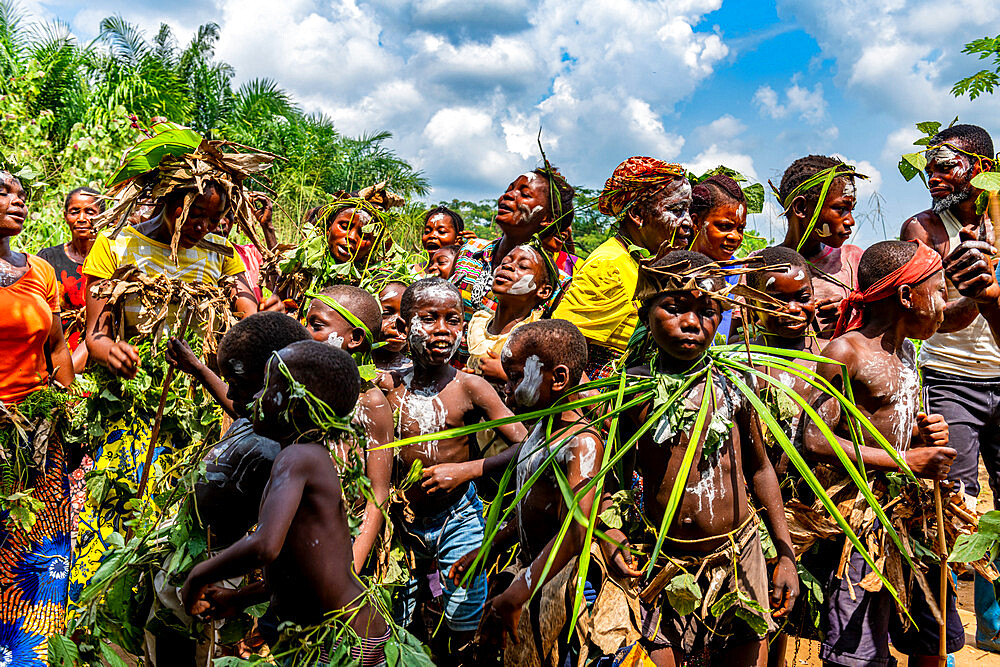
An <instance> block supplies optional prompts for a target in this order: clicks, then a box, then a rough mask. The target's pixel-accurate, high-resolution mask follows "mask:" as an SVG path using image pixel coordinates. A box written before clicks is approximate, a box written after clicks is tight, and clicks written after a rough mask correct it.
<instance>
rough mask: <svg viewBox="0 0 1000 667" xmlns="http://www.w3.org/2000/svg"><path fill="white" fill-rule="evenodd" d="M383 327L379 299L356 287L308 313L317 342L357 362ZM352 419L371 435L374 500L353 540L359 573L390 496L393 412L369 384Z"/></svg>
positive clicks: (321, 298) (320, 300) (336, 292)
mask: <svg viewBox="0 0 1000 667" xmlns="http://www.w3.org/2000/svg"><path fill="white" fill-rule="evenodd" d="M381 325H382V318H381V315H380V313H379V306H378V303H377V302H376V301H375V297H373V296H372V295H371V294H369V293H368V292H366V291H364V290H363V289H360V288H358V287H354V286H352V285H334V286H332V287H327V288H326V289H324V290H322V291H321V292H320V293H319V295H318V296H316V297H314V298H313V300H312V303H310V304H309V310H308V311H307V313H306V328H307V329H308V331H309V334H310V335H311V336H312V337H313V340H316V341H319V342H321V343H328V344H330V345H332V346H334V347H336V348H340V349H341V350H344V351H345V352H347V353H348V354H350V355H352V356H353V357H354V358H355V360H358V363H359V364H360V363H361V361H360V359H362V358H364V357H367V355H369V354H370V353H371V349H372V343H373V342H374V340H375V332H376V331H378V330H379V329H380V327H381ZM353 420H354V422H355V423H356V424H357V425H358V426H360V427H361V428H362V429H363V430H364V432H365V435H366V436H367V446H366V448H365V450H366V451H365V452H364V457H365V474H366V475H367V476H368V479H370V480H371V483H372V496H373V497H372V498H371V499H369V500H368V501H367V502H365V503H364V517H363V519H362V521H361V532H360V533H359V534H358V536H357V537H356V538H355V540H354V567H355V569H356V570H357V571H358V572H361V569H362V568H363V567H364V566H365V563H366V562H367V561H368V557H369V555H370V554H371V550H372V547H373V546H374V545H375V542H376V541H378V537H379V534H380V533H381V532H382V511H383V509H384V508H385V503H386V500H387V499H388V498H389V481H390V478H391V477H392V452H390V451H389V450H388V449H383V448H382V445H387V444H389V443H390V442H392V410H391V409H390V408H389V403H387V402H386V400H385V394H383V393H382V390H381V389H379V388H378V387H375V386H372V385H370V384H369V383H367V382H366V383H363V384H362V392H361V396H360V398H358V404H357V406H356V407H355V409H354V414H353ZM359 444H360V443H359ZM336 454H337V456H339V457H340V458H341V460H345V459H346V457H347V455H348V452H347V451H346V450H343V451H340V450H338V451H337V452H336ZM352 503H358V505H359V506H357V507H354V508H352V512H354V511H356V510H360V509H361V508H360V505H361V499H360V498H349V499H348V504H349V505H350V504H352Z"/></svg>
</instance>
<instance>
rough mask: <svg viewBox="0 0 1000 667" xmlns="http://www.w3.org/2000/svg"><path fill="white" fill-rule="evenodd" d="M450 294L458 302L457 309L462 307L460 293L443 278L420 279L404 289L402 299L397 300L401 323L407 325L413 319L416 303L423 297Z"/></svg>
mask: <svg viewBox="0 0 1000 667" xmlns="http://www.w3.org/2000/svg"><path fill="white" fill-rule="evenodd" d="M444 294H450V295H452V296H454V297H455V300H456V301H458V307H459V308H460V309H461V308H463V307H464V304H463V302H462V292H461V291H460V290H459V289H458V287H456V286H455V285H454V284H453V283H451V282H450V281H448V280H445V279H444V278H438V277H433V278H421V279H420V280H418V281H416V282H415V283H413V284H412V285H410V286H409V287H407V288H406V291H405V292H403V296H402V298H400V300H399V315H400V316H401V317H402V318H403V321H404V322H406V323H407V324H409V322H410V319H411V318H412V317H413V312H414V311H415V310H416V309H417V302H418V301H419V300H420V299H421V298H422V297H424V296H435V297H437V296H441V295H444Z"/></svg>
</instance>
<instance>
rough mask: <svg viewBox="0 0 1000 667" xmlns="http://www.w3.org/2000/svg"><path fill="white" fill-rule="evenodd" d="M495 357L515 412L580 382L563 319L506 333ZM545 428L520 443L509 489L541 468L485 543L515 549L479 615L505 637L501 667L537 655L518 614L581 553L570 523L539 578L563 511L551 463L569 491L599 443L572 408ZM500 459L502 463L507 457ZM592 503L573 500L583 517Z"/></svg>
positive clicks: (581, 534)
mask: <svg viewBox="0 0 1000 667" xmlns="http://www.w3.org/2000/svg"><path fill="white" fill-rule="evenodd" d="M502 356H503V365H504V369H505V371H506V373H507V377H508V378H509V379H508V382H507V388H506V390H507V403H508V405H510V406H511V407H512V408H513V409H515V410H517V411H519V412H531V411H533V410H542V409H545V408H548V407H550V406H552V405H553V404H554V403H555V402H556V401H558V400H560V399H561V398H563V397H564V396H566V395H567V394H571V393H572V392H573V391H574V389H575V387H576V386H577V385H578V384H579V383H580V377H581V376H582V374H583V368H584V366H586V364H587V340H586V339H585V338H584V337H583V334H581V333H580V331H579V329H577V328H576V327H575V326H573V325H572V324H570V323H569V322H567V321H566V320H542V321H540V322H531V323H528V324H525V325H524V326H523V327H520V328H518V329H517V330H516V331H514V332H513V333H512V334H511V335H510V338H509V339H508V340H507V344H506V346H505V347H504V349H503V355H502ZM551 428H552V435H551V438H549V439H548V440H547V439H546V430H547V420H541V421H539V422H538V424H536V425H535V428H534V429H533V430H532V431H531V433H530V434H529V435H528V438H527V439H526V440H525V441H524V442H523V443H522V444H521V446H520V449H519V452H518V456H517V468H516V474H515V477H514V479H515V481H516V489H515V492H520V491H521V489H522V488H523V487H524V486H525V483H526V482H527V480H528V479H529V478H530V477H531V476H532V475H533V474H535V473H536V472H537V471H538V470H539V469H540V468H543V466H544V467H545V468H546V470H545V471H544V472H543V473H542V474H541V476H540V477H538V478H537V479H536V480H535V482H534V483H533V484H532V485H531V487H530V489H529V490H528V492H527V493H526V494H525V496H524V497H523V498H522V499H521V501H520V502H519V503H518V505H517V508H516V515H515V516H516V520H514V521H509V522H508V523H507V524H506V525H505V526H504V527H503V528H502V529H501V530H500V532H499V533H498V534H497V536H496V537H495V538H494V541H493V547H492V550H493V552H494V553H502V552H503V551H504V550H505V549H506V548H507V547H509V546H511V545H512V544H515V543H516V544H517V545H518V546H519V551H518V564H519V566H520V567H519V570H520V572H519V573H518V575H517V577H516V578H515V579H514V581H513V583H511V585H510V586H509V587H508V588H507V589H506V590H504V591H503V592H502V593H500V594H499V595H497V596H496V597H494V598H492V599H491V600H489V602H487V609H486V614H487V617H489V616H490V615H494V616H496V617H498V620H499V621H500V626H499V627H497V626H494V627H495V629H496V632H498V633H499V632H503V634H504V636H505V637H510V638H511V639H512V640H513V642H510V643H506V642H505V645H506V649H505V653H506V655H505V662H506V663H507V664H511V662H514V661H520V660H521V659H522V658H521V656H522V655H523V654H524V653H525V652H529V653H530V652H534V653H535V654H537V652H538V651H539V650H542V651H544V650H545V648H543V647H536V646H535V642H534V641H533V639H532V637H533V633H532V631H531V627H532V623H531V620H530V619H529V617H528V615H525V616H523V617H522V614H521V612H522V610H523V609H524V605H525V603H526V602H527V601H528V599H529V598H530V597H531V596H532V595H533V594H534V593H535V592H536V591H539V590H540V589H543V588H545V587H546V584H548V582H550V581H551V580H552V579H554V578H556V577H557V576H558V575H559V573H560V572H561V571H562V569H563V568H564V567H566V566H567V565H570V564H571V561H573V560H574V558H575V557H576V556H578V555H579V554H580V553H581V552H583V551H584V550H585V549H586V545H585V541H586V540H585V538H586V532H587V531H586V527H585V526H583V525H581V524H579V523H577V522H575V521H574V522H572V523H571V524H570V527H569V530H568V531H567V533H566V535H565V536H564V539H563V540H562V543H561V545H560V546H559V549H558V551H557V552H556V553H555V557H554V559H553V561H552V564H551V567H550V569H549V571H548V573H547V574H546V575H545V577H544V578H543V577H542V572H543V570H544V569H545V564H546V562H547V561H548V559H549V557H550V554H552V550H553V548H554V547H555V540H556V535H557V534H558V533H559V530H560V528H561V527H562V524H563V521H564V520H565V518H566V515H567V512H568V508H567V507H566V504H565V501H564V500H563V496H562V493H561V492H560V490H559V484H558V482H557V481H556V473H555V472H554V471H553V469H552V467H551V466H558V467H559V468H560V470H561V471H562V475H563V476H564V477H565V479H566V481H567V482H568V484H569V486H570V487H571V488H572V489H573V491H574V492H577V491H579V490H580V489H581V488H582V487H583V486H584V485H586V484H587V483H588V482H589V481H590V480H591V479H592V478H593V477H594V475H595V474H596V473H597V471H598V470H599V469H600V466H601V461H602V460H603V457H604V442H603V441H602V440H601V437H600V435H599V434H598V433H597V431H596V430H595V429H593V428H592V427H591V425H590V424H589V422H588V421H587V420H586V419H585V417H584V415H583V414H582V413H581V412H580V411H579V410H569V411H566V412H564V413H561V414H559V415H557V416H556V417H555V418H553V419H552V422H551ZM554 451H558V454H556V456H555V459H554V460H553V461H552V463H551V465H545V461H546V459H548V457H549V456H550V455H551V454H552V452H554ZM501 456H503V455H501ZM492 458H493V459H496V458H499V457H492ZM504 459H505V460H509V457H504ZM489 464H490V460H487V465H489ZM593 502H594V491H593V490H591V491H590V492H588V493H587V494H585V495H584V496H583V497H582V498H581V499H580V502H579V504H578V507H579V510H580V512H582V513H583V515H585V516H589V515H590V511H591V507H592V505H593ZM477 554H478V551H476V552H472V553H470V554H468V555H467V556H465V557H463V558H462V559H461V561H459V563H457V564H456V565H455V566H454V567H453V568H452V570H451V576H452V578H453V579H454V580H455V582H456V583H457V582H459V581H461V579H462V577H463V576H464V574H465V571H466V569H467V568H468V567H469V566H470V565H471V564H472V562H473V561H474V560H475V557H476V555H477ZM542 595H543V596H545V597H546V599H552V598H551V596H555V598H556V599H559V598H560V595H561V596H562V597H563V598H564V597H565V591H564V590H563V591H560V590H558V589H553V590H546V591H544V592H543V593H542ZM567 615H568V614H567ZM527 657H528V656H524V659H525V662H529V663H530V662H531V661H529V660H528V659H527ZM564 659H565V656H561V657H560V660H559V661H558V662H557V663H556V664H563V661H564ZM543 662H544V663H545V664H548V657H547V656H544V657H543Z"/></svg>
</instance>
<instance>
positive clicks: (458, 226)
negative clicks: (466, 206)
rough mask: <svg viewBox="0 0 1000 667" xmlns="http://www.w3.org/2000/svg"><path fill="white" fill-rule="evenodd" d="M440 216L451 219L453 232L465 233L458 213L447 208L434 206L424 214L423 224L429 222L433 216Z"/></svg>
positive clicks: (463, 221) (463, 222)
mask: <svg viewBox="0 0 1000 667" xmlns="http://www.w3.org/2000/svg"><path fill="white" fill-rule="evenodd" d="M438 214H442V215H446V216H448V217H449V218H451V226H452V227H454V228H455V231H456V232H457V233H459V234H461V233H462V232H464V231H465V220H463V219H462V216H461V214H460V213H459V212H458V211H453V210H451V209H450V208H448V207H447V206H435V207H434V208H432V209H431V210H429V211H427V212H426V213H424V224H425V225H426V224H427V221H428V220H430V219H431V218H432V217H433V216H435V215H438Z"/></svg>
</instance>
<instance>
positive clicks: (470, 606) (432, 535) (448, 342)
mask: <svg viewBox="0 0 1000 667" xmlns="http://www.w3.org/2000/svg"><path fill="white" fill-rule="evenodd" d="M400 310H401V314H402V317H403V320H404V321H405V322H406V335H407V340H408V342H409V346H410V354H411V356H412V357H413V367H412V368H411V369H408V370H406V371H404V372H402V373H400V372H393V373H392V374H391V376H390V378H389V381H390V383H391V385H392V389H391V391H390V392H389V393H388V399H389V403H390V405H391V406H392V408H393V411H394V412H395V413H396V415H397V422H396V436H397V437H398V438H400V439H402V438H407V437H411V436H416V435H427V434H431V433H436V432H438V431H442V430H444V429H447V428H453V427H457V426H462V425H465V424H471V423H475V422H478V421H480V420H482V419H484V418H485V419H488V420H493V419H499V418H501V417H506V416H509V415H510V414H511V412H510V410H508V409H507V408H506V407H505V406H504V404H503V402H502V401H501V400H500V397H499V396H498V395H497V392H496V390H494V389H493V387H492V386H491V385H490V384H489V383H488V382H487V381H486V380H484V379H483V378H481V377H479V376H477V375H471V374H469V373H463V372H461V371H459V370H457V369H456V368H454V367H453V366H451V365H450V363H449V362H450V361H451V359H452V357H453V356H454V355H455V353H456V352H457V351H458V347H459V344H460V342H461V338H462V326H463V325H464V323H465V319H464V317H463V305H462V295H461V293H460V292H459V291H458V288H457V287H455V286H454V285H452V284H451V283H449V282H448V281H446V280H442V279H440V278H424V279H422V280H418V281H417V282H415V283H413V284H412V285H410V286H409V287H408V288H407V289H406V292H404V294H403V298H402V300H401V304H400ZM496 430H497V433H498V434H499V435H500V436H501V437H502V438H503V439H504V440H506V441H507V442H508V443H510V444H514V443H518V442H520V441H521V440H523V439H524V436H525V435H526V431H525V429H524V427H523V426H522V425H520V424H509V425H507V426H502V427H499V428H497V429H496ZM470 444H471V443H470V440H469V438H467V437H462V438H448V439H444V440H431V441H428V442H424V443H418V444H414V445H409V446H406V447H402V448H400V449H399V450H398V451H397V452H396V457H397V459H396V471H395V479H396V480H397V483H398V482H399V481H400V480H402V479H405V478H406V476H407V475H408V474H409V472H410V470H411V469H412V467H413V466H414V465H415V464H418V465H420V466H421V467H428V466H432V465H434V464H438V463H461V462H465V461H468V460H469V458H470ZM403 496H404V498H405V501H406V507H407V508H408V510H409V512H407V513H406V514H407V516H408V517H409V518H407V516H404V517H402V518H401V519H400V520H399V521H398V522H396V525H395V528H396V529H397V531H398V534H399V536H400V539H401V541H402V543H403V546H404V547H405V548H407V549H409V550H411V552H412V554H413V556H414V558H415V561H416V564H417V570H416V571H411V572H410V580H409V583H408V584H407V586H406V589H405V590H404V591H403V592H402V593H401V595H400V596H399V599H397V601H396V609H395V610H394V614H395V616H396V618H397V620H399V621H400V622H401V623H402V624H403V625H404V626H405V625H408V624H409V622H410V620H411V618H412V617H413V612H414V610H415V607H416V598H417V592H418V582H419V581H420V580H421V579H426V572H427V570H428V568H429V567H430V565H431V563H432V562H436V564H437V572H438V576H439V578H440V580H441V582H442V587H443V591H444V598H445V602H444V604H445V609H444V616H445V622H446V623H447V625H448V628H449V629H450V630H451V631H452V632H451V639H452V640H453V646H454V647H460V646H461V645H462V644H464V643H465V642H466V641H468V639H470V638H471V636H472V634H473V632H474V631H475V629H476V627H477V626H478V625H479V620H480V617H481V615H482V611H483V603H484V602H485V599H486V578H485V576H484V575H479V576H478V577H477V578H476V580H475V582H473V583H472V584H470V585H469V587H468V588H458V587H456V586H455V585H454V583H453V582H452V581H451V580H450V579H448V578H447V575H448V571H449V570H450V569H451V566H452V565H453V564H454V563H455V561H457V560H458V559H459V558H461V557H462V556H463V555H465V554H467V553H468V552H470V551H472V550H474V549H477V548H478V547H479V546H480V545H481V544H482V541H483V528H484V523H483V506H482V503H481V502H480V500H479V498H478V496H477V495H476V487H475V485H474V484H471V483H468V484H461V485H459V486H458V487H456V488H454V489H452V490H449V491H443V492H429V491H428V490H427V489H425V488H424V487H423V486H421V485H414V486H412V487H410V488H409V489H406V490H405V491H404V492H403ZM410 513H412V514H410ZM394 519H395V517H394ZM448 653H451V654H452V657H454V652H453V651H452V650H446V651H439V657H440V658H446V656H447V654H448Z"/></svg>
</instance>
